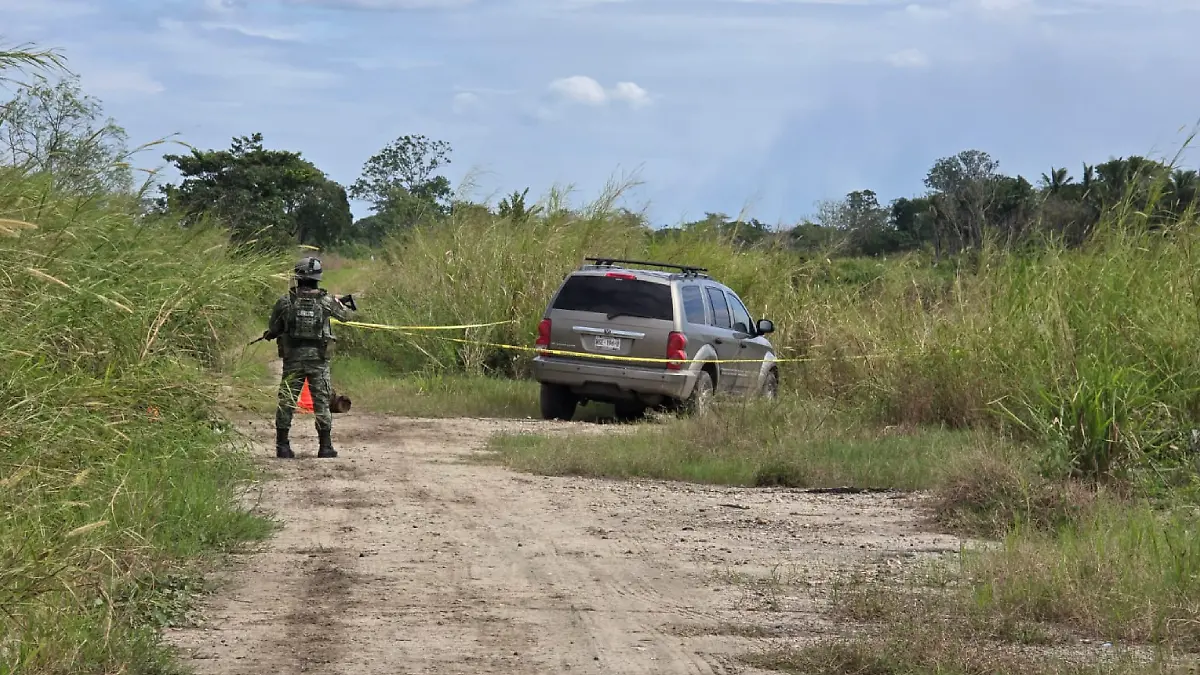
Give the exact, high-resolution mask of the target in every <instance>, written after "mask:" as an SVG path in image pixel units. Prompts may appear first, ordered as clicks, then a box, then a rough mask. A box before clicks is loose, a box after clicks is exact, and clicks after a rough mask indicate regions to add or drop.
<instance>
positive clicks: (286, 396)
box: [264, 258, 350, 458]
mask: <svg viewBox="0 0 1200 675" xmlns="http://www.w3.org/2000/svg"><path fill="white" fill-rule="evenodd" d="M314 261H315V264H314ZM320 278H321V263H320V261H319V260H317V259H315V258H305V259H304V260H301V261H300V263H299V264H297V265H296V279H297V287H296V288H293V289H291V290H290V291H289V292H288V293H287V295H284V296H282V297H280V298H279V299H278V300H277V301H276V302H275V306H274V308H273V309H272V310H271V319H270V323H269V327H268V328H267V331H266V333H264V336H265V337H267V338H271V339H276V340H277V342H276V348H277V351H278V353H279V358H280V359H282V360H283V377H282V378H280V382H279V402H278V405H277V407H276V409H275V454H276V456H277V457H282V458H291V457H293V456H294V455H293V453H292V448H291V444H290V442H289V441H288V434H289V432H290V431H291V428H292V416H293V415H294V414H295V411H296V400H297V398H298V397H299V396H300V391H301V389H302V388H303V386H304V380H305V379H306V378H307V379H308V388H309V392H310V393H311V394H312V402H313V412H314V413H315V416H316V427H317V436H318V437H319V438H320V449H319V451H318V452H317V456H318V457H337V452H336V451H335V450H334V449H333V443H332V441H331V438H330V437H331V434H332V430H333V415H332V414H330V411H329V403H330V398H331V397H332V386H331V384H330V378H329V356H330V354H329V353H328V348H329V344H330V343H331V342H334V341H335V338H334V337H333V331H332V330H331V329H330V326H329V318H330V317H331V316H332V317H335V318H337V319H340V320H343V321H344V320H346V319H347V318H349V315H350V310H349V309H348V308H347V307H346V306H345V305H343V304H342V303H341V302H340V301H339V300H338V299H337V298H336V297H334V296H331V295H329V294H328V293H327V292H326V291H325V290H324V289H321V288H317V286H316V284H315V283H312V282H314V281H319V280H320ZM306 282H307V283H306Z"/></svg>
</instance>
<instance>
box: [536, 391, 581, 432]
mask: <svg viewBox="0 0 1200 675" xmlns="http://www.w3.org/2000/svg"><path fill="white" fill-rule="evenodd" d="M540 402H541V407H542V419H544V420H562V421H564V422H570V421H571V418H572V417H574V416H575V407H576V405H578V403H579V400H578V399H577V398H576V397H575V395H574V394H572V393H571V390H570V389H567V388H566V387H564V386H562V385H560V384H550V383H549V382H543V383H542V394H541V400H540Z"/></svg>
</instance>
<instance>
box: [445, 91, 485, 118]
mask: <svg viewBox="0 0 1200 675" xmlns="http://www.w3.org/2000/svg"><path fill="white" fill-rule="evenodd" d="M480 103H481V100H480V98H479V95H478V94H476V93H474V92H470V91H460V92H459V93H457V94H455V95H454V100H453V101H452V102H451V104H450V107H451V109H453V110H454V114H456V115H463V114H465V113H468V112H471V111H472V110H475V109H477V108H478V107H479V104H480Z"/></svg>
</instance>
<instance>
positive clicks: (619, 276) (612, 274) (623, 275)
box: [604, 272, 637, 281]
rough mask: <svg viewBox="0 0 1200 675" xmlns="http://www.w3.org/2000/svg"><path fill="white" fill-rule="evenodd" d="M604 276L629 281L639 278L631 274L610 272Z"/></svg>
mask: <svg viewBox="0 0 1200 675" xmlns="http://www.w3.org/2000/svg"><path fill="white" fill-rule="evenodd" d="M604 276H606V277H612V278H614V279H629V280H631V281H633V280H636V279H637V277H635V276H633V275H632V274H630V273H629V272H609V273H608V274H605V275H604Z"/></svg>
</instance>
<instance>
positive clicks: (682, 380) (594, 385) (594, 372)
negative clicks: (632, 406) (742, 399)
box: [533, 356, 696, 405]
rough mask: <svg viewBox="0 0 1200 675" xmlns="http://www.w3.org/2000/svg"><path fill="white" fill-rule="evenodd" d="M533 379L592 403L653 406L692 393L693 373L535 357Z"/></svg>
mask: <svg viewBox="0 0 1200 675" xmlns="http://www.w3.org/2000/svg"><path fill="white" fill-rule="evenodd" d="M533 376H534V379H536V380H537V381H538V382H546V383H550V384H558V385H562V386H565V387H568V388H569V389H570V390H571V391H572V392H574V393H575V394H577V395H579V396H582V397H585V398H588V399H590V400H593V401H608V402H616V401H621V400H625V401H628V400H641V401H642V402H644V403H647V404H649V405H657V404H658V403H661V402H662V399H663V398H671V399H684V398H687V397H688V396H689V395H690V394H691V393H692V387H693V386H694V385H695V383H696V373H695V372H693V371H691V370H666V369H663V370H649V369H642V368H630V367H628V366H615V365H608V364H603V363H588V362H585V361H575V360H566V359H559V358H555V357H552V356H537V357H534V359H533Z"/></svg>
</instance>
